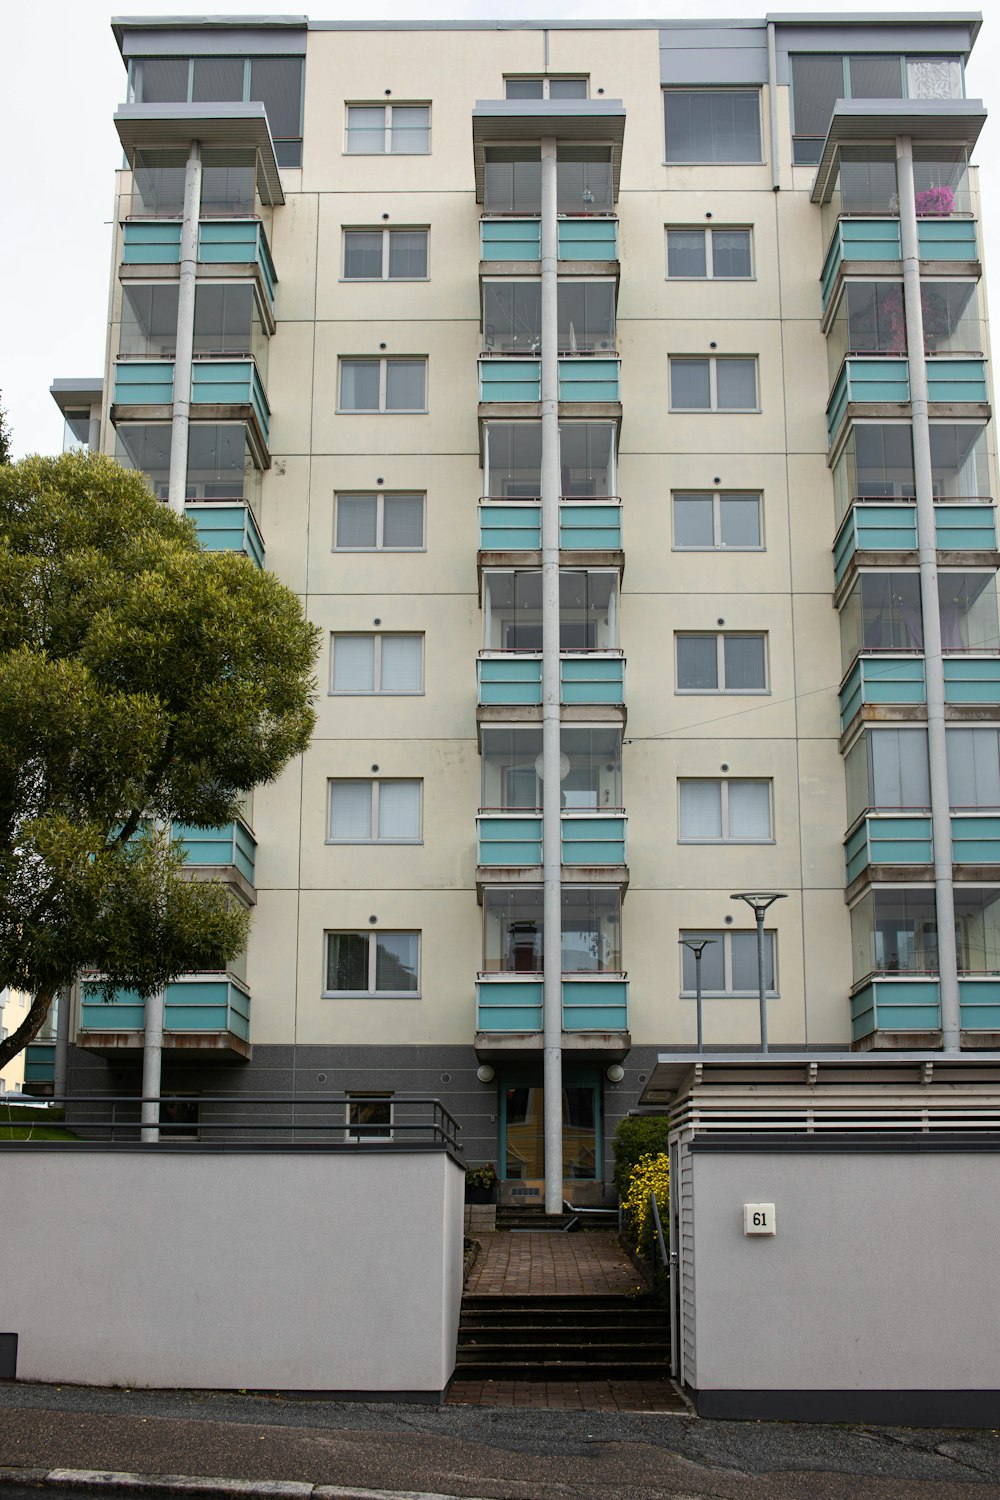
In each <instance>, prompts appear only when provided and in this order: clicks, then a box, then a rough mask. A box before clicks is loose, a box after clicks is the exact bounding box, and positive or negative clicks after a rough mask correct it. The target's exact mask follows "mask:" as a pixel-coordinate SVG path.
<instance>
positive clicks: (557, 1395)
mask: <svg viewBox="0 0 1000 1500" xmlns="http://www.w3.org/2000/svg"><path fill="white" fill-rule="evenodd" d="M448 1405H449V1406H518V1407H530V1408H533V1409H534V1410H536V1411H538V1410H543V1411H669V1412H679V1413H684V1412H687V1411H688V1410H689V1407H688V1406H687V1404H686V1402H685V1401H684V1400H683V1398H682V1397H681V1395H680V1394H679V1392H678V1390H677V1387H676V1386H675V1385H674V1383H673V1381H672V1380H558V1381H553V1380H550V1381H547V1382H546V1381H543V1380H454V1381H452V1384H451V1389H450V1390H449V1392H448Z"/></svg>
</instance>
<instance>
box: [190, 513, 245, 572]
mask: <svg viewBox="0 0 1000 1500" xmlns="http://www.w3.org/2000/svg"><path fill="white" fill-rule="evenodd" d="M184 514H185V515H186V516H190V518H191V520H192V521H193V522H194V524H195V526H196V527H197V528H198V540H199V542H200V543H201V545H202V546H203V547H204V549H205V551H206V552H242V553H243V556H244V557H249V558H250V560H251V562H255V563H256V564H257V566H258V568H262V567H263V566H264V542H263V539H262V537H261V534H260V531H259V530H258V528H257V522H256V521H255V520H254V514H253V511H252V510H251V509H250V507H249V505H240V504H238V503H236V504H232V505H227V504H223V503H221V502H216V503H211V504H210V503H208V502H200V501H192V500H189V501H188V502H187V504H186V505H185V506H184Z"/></svg>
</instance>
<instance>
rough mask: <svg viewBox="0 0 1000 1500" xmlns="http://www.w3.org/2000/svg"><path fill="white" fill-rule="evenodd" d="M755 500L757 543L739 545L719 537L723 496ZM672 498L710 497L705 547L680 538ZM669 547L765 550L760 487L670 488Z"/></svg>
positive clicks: (707, 498) (700, 549)
mask: <svg viewBox="0 0 1000 1500" xmlns="http://www.w3.org/2000/svg"><path fill="white" fill-rule="evenodd" d="M737 499H739V500H756V501H757V534H758V535H759V537H760V541H759V542H758V543H757V544H756V546H747V547H740V546H734V545H733V544H732V543H730V542H724V541H723V540H722V501H723V500H737ZM675 500H711V501H712V541H711V542H710V543H708V544H706V545H705V546H704V547H695V546H692V545H691V544H690V543H686V542H679V541H678V540H677V535H676V527H675V524H674V502H675ZM670 547H671V550H672V551H673V552H766V551H767V545H766V543H765V541H764V495H763V492H762V491H761V490H671V491H670Z"/></svg>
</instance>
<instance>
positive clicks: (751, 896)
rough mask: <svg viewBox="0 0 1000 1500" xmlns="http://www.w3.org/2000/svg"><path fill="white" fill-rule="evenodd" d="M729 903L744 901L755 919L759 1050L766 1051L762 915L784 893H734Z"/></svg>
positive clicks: (779, 899)
mask: <svg viewBox="0 0 1000 1500" xmlns="http://www.w3.org/2000/svg"><path fill="white" fill-rule="evenodd" d="M729 899H730V901H745V902H746V904H747V906H749V907H751V909H752V910H753V914H754V916H755V917H756V919H757V996H758V999H759V1001H760V1050H761V1051H762V1052H766V1051H767V999H766V996H765V993H764V992H765V990H766V988H767V985H766V981H765V976H764V913H765V912H766V911H767V909H768V907H769V906H773V905H774V903H775V902H776V901H784V900H785V899H786V893H785V892H784V891H736V892H735V893H734V894H733V895H732V896H730V898H729Z"/></svg>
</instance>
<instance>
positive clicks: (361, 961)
mask: <svg viewBox="0 0 1000 1500" xmlns="http://www.w3.org/2000/svg"><path fill="white" fill-rule="evenodd" d="M419 966H420V934H419V932H328V933H327V935H326V989H325V991H324V994H326V995H398V996H400V997H402V996H405V995H415V994H417V992H418V988H419V986H418V978H419Z"/></svg>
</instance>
